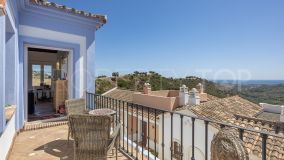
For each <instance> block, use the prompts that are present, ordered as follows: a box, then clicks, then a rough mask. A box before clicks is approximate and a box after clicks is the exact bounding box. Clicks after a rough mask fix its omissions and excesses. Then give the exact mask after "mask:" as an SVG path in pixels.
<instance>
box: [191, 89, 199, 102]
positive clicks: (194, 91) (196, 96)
mask: <svg viewBox="0 0 284 160" xmlns="http://www.w3.org/2000/svg"><path fill="white" fill-rule="evenodd" d="M199 104H200V96H199V92H198V91H197V89H195V88H192V90H191V91H190V92H189V105H199Z"/></svg>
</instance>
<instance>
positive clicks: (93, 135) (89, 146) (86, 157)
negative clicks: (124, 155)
mask: <svg viewBox="0 0 284 160" xmlns="http://www.w3.org/2000/svg"><path fill="white" fill-rule="evenodd" d="M68 119H69V123H70V128H71V132H72V134H73V136H74V140H75V143H74V147H75V156H74V157H75V160H94V159H96V160H106V159H107V155H108V153H109V152H110V151H111V149H112V148H113V147H114V145H115V144H117V140H118V137H119V131H120V124H119V125H117V127H116V128H115V129H114V132H113V134H112V135H110V128H111V117H110V116H94V115H70V116H69V118H68Z"/></svg>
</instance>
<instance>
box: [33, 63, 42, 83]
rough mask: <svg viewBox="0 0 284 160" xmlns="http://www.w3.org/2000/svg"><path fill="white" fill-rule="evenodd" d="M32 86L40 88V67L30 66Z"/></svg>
mask: <svg viewBox="0 0 284 160" xmlns="http://www.w3.org/2000/svg"><path fill="white" fill-rule="evenodd" d="M32 79H33V80H32V85H33V87H34V86H40V65H36V64H33V65H32Z"/></svg>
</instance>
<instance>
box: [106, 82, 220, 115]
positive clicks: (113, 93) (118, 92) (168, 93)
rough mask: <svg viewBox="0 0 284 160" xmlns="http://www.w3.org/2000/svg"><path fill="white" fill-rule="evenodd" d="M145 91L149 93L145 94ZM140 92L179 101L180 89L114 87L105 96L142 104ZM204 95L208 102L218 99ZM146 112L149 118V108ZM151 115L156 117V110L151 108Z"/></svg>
mask: <svg viewBox="0 0 284 160" xmlns="http://www.w3.org/2000/svg"><path fill="white" fill-rule="evenodd" d="M148 87H149V86H148ZM148 89H149V88H148ZM145 93H148V94H145ZM140 94H142V95H144V96H147V95H151V96H154V97H158V99H159V97H164V98H165V97H166V98H175V99H177V100H176V101H178V96H179V91H178V90H158V91H151V90H146V91H145V90H144V91H143V92H137V91H130V90H123V89H118V88H114V89H111V90H109V91H107V92H106V93H105V94H104V96H106V97H110V98H114V99H117V100H122V101H126V102H130V103H137V104H141V103H139V102H137V101H136V100H137V98H135V96H137V95H140ZM133 97H134V98H133ZM204 97H205V98H204V99H203V102H207V101H211V100H215V99H218V98H217V97H214V96H212V95H208V94H207V96H204ZM138 98H139V97H138ZM135 99H136V100H135ZM158 99H154V100H153V101H152V102H153V103H154V104H157V103H156V102H157V101H158ZM163 100H164V101H166V99H163ZM143 101H147V99H145V100H143ZM159 101H160V99H159ZM142 105H144V104H142ZM145 106H150V107H152V108H156V107H155V106H154V105H153V106H151V105H147V104H145ZM135 107H136V106H134V110H133V111H134V115H136V108H135ZM156 109H160V108H156ZM129 110H131V107H129ZM144 113H145V114H144V115H143V117H146V118H147V116H148V114H147V110H145V111H144ZM159 113H161V112H156V116H158V115H159ZM138 114H139V115H140V116H141V115H142V111H141V110H140V109H138ZM149 115H150V118H151V119H154V117H155V112H154V110H150V114H149Z"/></svg>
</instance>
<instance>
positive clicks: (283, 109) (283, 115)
mask: <svg viewBox="0 0 284 160" xmlns="http://www.w3.org/2000/svg"><path fill="white" fill-rule="evenodd" d="M280 122H284V106H281V115H280Z"/></svg>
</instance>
